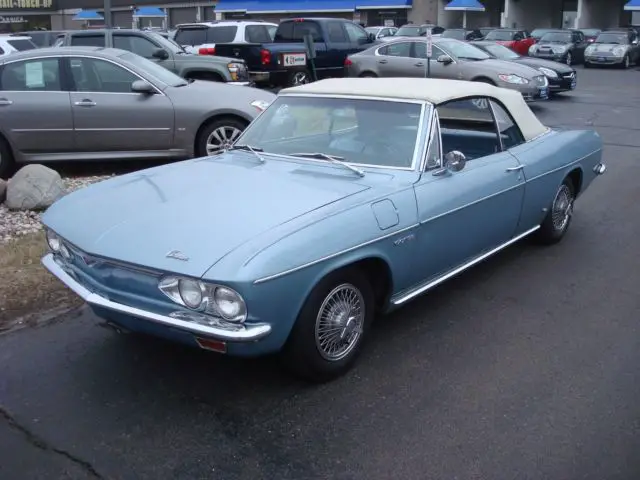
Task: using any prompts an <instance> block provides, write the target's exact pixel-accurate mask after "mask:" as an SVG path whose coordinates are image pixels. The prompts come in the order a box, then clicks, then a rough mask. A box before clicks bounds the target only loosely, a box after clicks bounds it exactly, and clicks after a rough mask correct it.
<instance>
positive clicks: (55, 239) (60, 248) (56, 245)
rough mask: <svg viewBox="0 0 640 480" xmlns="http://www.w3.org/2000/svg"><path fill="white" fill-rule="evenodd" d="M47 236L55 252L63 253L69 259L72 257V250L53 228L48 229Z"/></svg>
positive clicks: (48, 242)
mask: <svg viewBox="0 0 640 480" xmlns="http://www.w3.org/2000/svg"><path fill="white" fill-rule="evenodd" d="M46 238H47V244H48V245H49V248H50V249H51V251H52V252H53V253H57V254H59V255H62V256H63V257H64V258H65V259H67V260H69V259H70V258H71V252H69V249H68V248H67V247H66V246H65V244H64V242H63V241H62V239H61V238H60V237H59V236H58V235H57V234H56V233H55V232H54V231H53V230H50V229H47V233H46Z"/></svg>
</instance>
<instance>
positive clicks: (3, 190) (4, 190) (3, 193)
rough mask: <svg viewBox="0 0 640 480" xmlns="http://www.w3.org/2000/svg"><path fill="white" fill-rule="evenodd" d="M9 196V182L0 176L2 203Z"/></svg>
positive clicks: (0, 201) (0, 200) (0, 197)
mask: <svg viewBox="0 0 640 480" xmlns="http://www.w3.org/2000/svg"><path fill="white" fill-rule="evenodd" d="M6 197H7V182H5V181H4V180H2V179H1V178H0V203H2V202H4V199H5V198H6Z"/></svg>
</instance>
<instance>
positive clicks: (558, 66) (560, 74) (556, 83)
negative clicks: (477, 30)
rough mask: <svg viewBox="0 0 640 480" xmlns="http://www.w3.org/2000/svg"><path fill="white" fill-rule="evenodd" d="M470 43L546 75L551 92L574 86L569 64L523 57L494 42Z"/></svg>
mask: <svg viewBox="0 0 640 480" xmlns="http://www.w3.org/2000/svg"><path fill="white" fill-rule="evenodd" d="M472 45H475V46H476V47H478V48H480V49H482V50H483V51H485V52H487V53H488V54H489V55H491V56H492V57H493V58H497V59H498V60H505V61H508V62H516V63H520V64H522V65H526V66H528V67H531V68H535V69H536V70H538V71H540V73H542V74H543V75H544V76H545V77H547V80H548V81H549V92H551V93H558V92H566V91H569V90H574V89H575V88H576V82H577V74H576V71H575V70H574V69H573V68H572V67H570V66H569V65H566V64H564V63H560V62H554V61H552V60H544V59H542V58H534V57H523V56H522V55H518V54H517V53H515V52H514V51H513V50H511V49H510V48H507V47H505V46H504V45H500V44H499V43H495V42H489V41H478V42H472Z"/></svg>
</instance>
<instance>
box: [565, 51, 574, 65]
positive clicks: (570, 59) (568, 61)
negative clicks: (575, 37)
mask: <svg viewBox="0 0 640 480" xmlns="http://www.w3.org/2000/svg"><path fill="white" fill-rule="evenodd" d="M564 61H565V63H566V64H567V65H569V66H571V65H573V55H571V52H567V56H566V57H565V59H564Z"/></svg>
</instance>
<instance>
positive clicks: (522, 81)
mask: <svg viewBox="0 0 640 480" xmlns="http://www.w3.org/2000/svg"><path fill="white" fill-rule="evenodd" d="M498 78H499V79H500V80H502V81H503V82H505V83H510V84H512V85H527V84H528V83H529V80H527V79H526V78H524V77H521V76H520V75H516V74H515V73H501V74H499V75H498Z"/></svg>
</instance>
